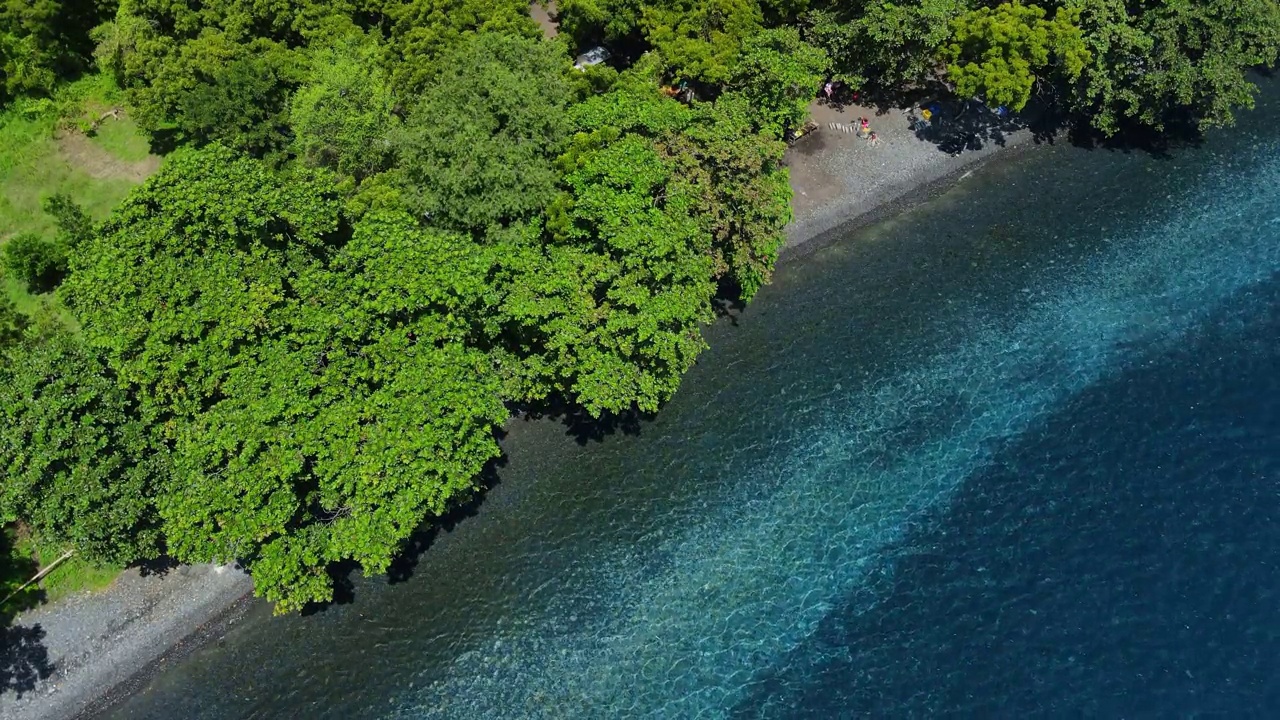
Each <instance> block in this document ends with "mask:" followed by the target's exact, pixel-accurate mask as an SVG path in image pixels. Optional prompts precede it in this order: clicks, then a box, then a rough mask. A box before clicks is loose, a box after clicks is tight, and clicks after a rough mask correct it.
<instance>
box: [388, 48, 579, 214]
mask: <svg viewBox="0 0 1280 720" xmlns="http://www.w3.org/2000/svg"><path fill="white" fill-rule="evenodd" d="M444 68H445V69H444V70H443V71H442V74H441V76H440V78H439V80H438V81H437V82H436V83H435V84H434V85H432V86H431V87H430V88H428V89H427V91H426V92H425V93H423V95H422V97H421V99H420V100H419V101H418V104H417V106H416V107H415V108H414V109H413V111H412V113H411V114H410V116H409V118H408V120H407V121H406V123H405V126H404V129H403V131H402V132H400V133H399V135H398V138H399V139H398V141H397V143H396V150H397V153H398V155H399V158H400V159H399V169H400V172H401V173H402V174H403V177H404V179H405V182H406V186H407V189H408V192H407V196H408V198H409V201H410V203H411V205H412V206H413V208H414V209H415V210H416V211H417V212H418V213H420V214H421V215H424V216H429V217H431V218H432V221H433V222H435V223H440V224H444V225H446V226H448V227H452V228H457V229H473V228H474V229H484V228H486V227H488V226H489V225H493V224H500V223H504V222H507V221H510V220H513V219H518V218H521V217H524V216H527V215H529V214H530V213H534V212H536V211H538V210H540V209H541V208H542V207H544V206H545V205H546V203H547V202H549V201H550V199H551V197H552V195H553V194H554V192H555V189H556V181H557V173H556V170H555V168H554V166H553V162H554V159H555V157H556V155H558V154H559V152H560V150H561V149H562V148H563V144H564V140H565V138H566V137H567V135H568V132H569V129H570V128H569V123H568V117H567V113H566V110H567V106H568V103H569V100H570V94H571V91H570V86H569V84H568V82H567V81H566V80H565V78H564V73H565V71H566V70H567V69H568V59H567V58H566V57H565V55H564V54H563V50H562V49H561V48H560V47H559V46H558V45H556V44H553V43H549V42H547V41H544V40H535V39H528V38H522V37H513V36H506V35H495V34H491V33H483V34H480V35H476V36H473V38H472V39H470V40H468V41H466V42H464V43H463V44H462V45H461V46H460V47H459V48H458V49H457V50H455V51H454V52H452V53H450V54H449V55H448V56H447V57H446V60H445V62H444Z"/></svg>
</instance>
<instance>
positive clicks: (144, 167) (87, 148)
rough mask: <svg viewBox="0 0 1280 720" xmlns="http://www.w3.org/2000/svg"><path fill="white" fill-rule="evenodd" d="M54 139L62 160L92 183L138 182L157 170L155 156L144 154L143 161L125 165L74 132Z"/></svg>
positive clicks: (157, 157) (157, 159) (158, 158)
mask: <svg viewBox="0 0 1280 720" xmlns="http://www.w3.org/2000/svg"><path fill="white" fill-rule="evenodd" d="M55 139H56V140H57V142H58V153H59V154H60V155H61V156H62V159H63V160H65V161H66V162H67V164H69V165H70V166H71V167H73V168H76V169H77V170H81V171H83V172H84V173H85V174H86V175H88V176H89V177H92V178H94V179H96V180H131V181H133V182H137V183H140V182H142V181H143V180H146V179H147V178H148V177H150V176H151V174H152V173H154V172H155V171H156V169H158V168H159V167H160V157H159V156H158V155H148V156H147V157H146V159H145V160H139V161H137V162H126V161H124V160H121V159H119V158H117V157H116V156H114V155H112V154H111V153H109V152H107V151H106V150H104V149H102V148H101V147H99V146H97V145H95V144H94V143H93V141H92V140H90V139H89V138H87V137H85V136H84V134H83V133H80V132H76V131H74V130H68V131H62V132H60V133H58V135H57V137H56V138H55Z"/></svg>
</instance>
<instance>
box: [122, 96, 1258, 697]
mask: <svg viewBox="0 0 1280 720" xmlns="http://www.w3.org/2000/svg"><path fill="white" fill-rule="evenodd" d="M1275 90H1276V88H1274V87H1271V88H1269V92H1270V93H1271V94H1270V95H1269V96H1268V97H1266V98H1263V100H1262V102H1261V107H1260V110H1259V111H1258V112H1256V113H1254V114H1252V115H1249V116H1247V117H1245V118H1243V119H1242V122H1241V124H1240V126H1239V127H1238V128H1235V129H1233V130H1230V131H1224V132H1221V133H1217V134H1215V135H1214V136H1212V137H1210V138H1209V139H1208V141H1207V142H1206V143H1205V145H1204V146H1203V147H1200V148H1196V149H1189V150H1182V151H1177V152H1174V153H1172V154H1171V155H1170V156H1167V157H1166V156H1153V155H1150V154H1144V153H1128V154H1126V153H1117V152H1102V151H1085V150H1080V149H1077V148H1070V147H1049V148H1043V149H1040V150H1036V151H1034V152H1032V153H1029V154H1028V155H1027V156H1026V157H1024V158H1019V159H1018V160H1016V161H1015V162H1007V163H1002V164H996V165H993V166H991V167H987V168H984V169H982V170H980V171H978V172H976V173H975V174H974V176H973V177H971V178H968V179H966V180H965V181H963V182H962V183H961V184H960V185H959V186H958V187H957V188H955V189H954V190H952V191H950V192H948V193H946V194H945V195H943V196H942V197H941V198H939V199H937V200H935V201H933V202H931V203H929V204H926V205H924V206H921V207H919V208H917V209H915V210H913V211H911V212H909V213H906V214H905V215H903V216H901V217H899V218H897V219H895V220H894V221H891V222H888V223H884V224H881V225H878V226H876V227H873V228H868V229H865V230H863V231H860V232H858V233H854V234H851V235H850V236H849V237H847V238H843V239H842V240H841V241H840V242H837V243H836V244H834V245H832V246H830V247H828V248H826V249H824V250H822V251H819V252H817V253H815V254H814V255H812V256H810V257H807V258H803V259H801V260H797V261H795V262H793V263H790V264H788V265H786V266H785V267H783V268H782V269H781V270H780V271H779V274H778V278H777V281H776V283H775V284H774V285H773V286H771V287H770V288H768V289H767V290H766V291H765V292H764V293H762V295H761V297H760V298H759V299H758V300H757V302H756V303H754V304H753V305H752V307H751V308H749V309H748V310H747V311H746V312H745V313H743V314H741V315H740V316H737V317H735V318H733V319H732V321H731V322H728V321H727V322H723V323H720V324H719V325H717V326H716V327H714V328H713V329H712V330H711V331H710V336H711V341H712V350H711V351H710V352H708V353H707V354H706V356H705V357H704V359H703V361H702V362H700V363H699V365H698V367H697V368H695V370H694V371H693V372H692V373H691V374H690V376H689V378H688V379H687V381H686V383H685V385H684V387H682V389H681V391H680V393H679V395H678V396H677V397H676V399H675V400H673V401H672V402H671V403H670V405H669V406H668V407H667V408H665V409H664V410H663V412H662V413H661V414H660V415H659V416H658V418H657V419H656V420H654V421H652V422H647V423H644V424H642V425H641V426H640V427H638V428H636V429H634V430H635V431H634V432H630V433H626V432H617V433H613V434H606V435H604V436H603V437H586V438H584V437H578V436H575V435H574V434H573V433H571V432H566V429H565V428H564V427H563V426H562V425H559V424H556V423H552V422H536V423H525V422H517V423H514V424H513V426H512V427H511V432H510V435H509V436H508V437H507V439H506V441H505V443H504V444H505V447H506V449H507V451H508V458H509V463H508V464H507V465H506V466H505V467H504V468H502V469H501V471H500V481H501V482H500V484H499V485H498V486H497V487H496V488H495V489H494V490H493V491H492V492H491V493H490V494H489V496H488V498H487V499H486V501H485V502H484V503H483V504H482V506H481V507H480V511H479V512H478V514H477V515H476V516H475V517H473V518H469V519H467V520H465V521H463V522H461V523H459V524H458V526H457V527H456V528H455V529H453V531H452V532H449V533H442V534H441V536H440V537H439V538H437V539H436V541H435V542H434V543H433V544H432V546H431V547H430V548H429V549H428V550H427V551H426V552H425V553H424V554H423V555H422V556H421V558H420V559H419V560H418V561H417V564H416V565H414V566H411V567H406V568H403V569H402V570H401V571H399V572H398V573H397V574H396V577H395V578H394V580H396V582H392V583H389V582H387V581H386V580H384V579H376V580H360V581H357V583H356V585H355V597H354V601H353V602H351V603H349V604H344V605H338V606H334V607H331V608H329V609H328V610H326V611H324V612H321V613H317V614H315V615H311V616H308V617H290V618H275V619H273V618H271V617H270V615H269V611H267V610H266V609H265V608H263V607H258V608H255V609H254V610H253V611H251V612H250V613H249V614H248V615H247V616H246V617H245V618H244V619H242V620H241V621H239V622H238V623H237V624H236V625H235V626H234V627H233V628H232V629H231V630H230V631H229V632H227V634H226V636H225V637H224V638H223V639H222V640H220V641H219V642H217V643H214V644H212V645H210V646H208V647H206V648H204V649H202V650H200V651H199V652H196V653H195V654H193V655H192V656H190V657H188V658H185V659H183V660H181V661H179V662H176V663H173V664H172V665H171V666H170V667H168V668H167V669H166V671H165V672H163V673H161V674H159V675H157V676H156V677H155V678H154V679H153V680H151V681H150V682H149V683H148V684H147V686H146V687H145V688H144V690H143V691H142V692H140V693H139V694H137V695H135V696H133V697H132V698H130V699H128V700H127V701H125V702H124V703H123V704H121V705H119V706H117V707H116V708H114V709H113V711H112V712H111V713H110V715H111V716H113V717H121V718H169V717H183V718H211V719H212V718H276V717H307V718H355V717H361V718H363V717H369V718H436V717H440V718H445V717H448V718H488V717H583V718H604V717H627V716H647V717H682V718H683V717H706V718H711V717H766V718H787V717H821V718H826V717H851V716H857V717H866V716H873V717H930V718H932V717H949V716H963V717H1027V716H1051V717H1059V716H1066V717H1074V716H1088V717H1117V718H1119V717H1126V718H1127V717H1273V716H1280V651H1277V647H1278V645H1277V642H1276V641H1277V640H1278V639H1280V638H1278V637H1277V636H1280V525H1277V520H1280V485H1278V484H1277V481H1278V480H1280V132H1278V131H1276V130H1275V129H1273V128H1271V127H1269V126H1268V125H1267V123H1266V118H1267V117H1268V114H1269V113H1270V114H1274V112H1275V111H1277V110H1280V107H1277V103H1276V102H1275V98H1274V95H1275Z"/></svg>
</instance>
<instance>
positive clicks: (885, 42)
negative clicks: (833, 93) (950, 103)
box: [805, 0, 972, 88]
mask: <svg viewBox="0 0 1280 720" xmlns="http://www.w3.org/2000/svg"><path fill="white" fill-rule="evenodd" d="M971 4H972V3H971V2H970V1H969V0H902V1H900V2H890V1H889V0H870V1H869V2H866V3H837V2H822V3H818V4H815V7H814V8H813V9H812V10H811V11H810V12H808V13H807V14H806V15H805V24H806V25H807V26H808V31H807V33H806V39H807V40H808V41H809V42H811V43H813V44H814V45H817V46H818V47H820V48H822V49H823V50H825V51H826V52H827V54H828V56H829V57H830V59H831V70H832V75H833V77H835V78H836V79H838V80H842V81H844V82H846V83H848V84H849V85H850V86H852V87H855V88H858V87H864V86H875V87H879V88H893V87H896V86H898V85H900V84H911V83H915V82H918V81H920V80H921V79H924V78H926V77H928V76H929V75H930V73H932V72H933V71H934V70H935V64H936V60H935V58H936V57H937V53H938V50H939V49H940V48H941V47H942V46H943V45H944V44H945V43H946V42H947V41H948V40H949V39H950V38H951V34H952V29H951V23H952V21H953V20H955V19H956V18H957V17H959V16H961V15H962V14H964V13H965V12H966V11H967V10H969V8H970V6H971Z"/></svg>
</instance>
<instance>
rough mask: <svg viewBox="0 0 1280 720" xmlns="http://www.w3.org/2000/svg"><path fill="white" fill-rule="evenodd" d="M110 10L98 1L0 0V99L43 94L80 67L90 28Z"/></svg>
mask: <svg viewBox="0 0 1280 720" xmlns="http://www.w3.org/2000/svg"><path fill="white" fill-rule="evenodd" d="M113 10H114V3H113V2H101V1H99V0H0V103H3V102H6V101H8V100H9V99H10V98H12V97H15V96H17V95H23V94H48V93H50V92H51V91H52V90H53V87H54V84H55V83H56V82H57V80H58V78H59V77H65V76H67V75H71V74H73V73H76V72H79V71H80V70H83V69H84V68H85V67H86V65H87V61H88V57H89V52H90V50H91V49H92V44H91V42H90V40H89V32H90V30H91V29H92V28H93V27H94V26H95V25H97V24H98V23H99V22H101V20H102V18H104V17H106V16H107V15H108V14H109V13H110V12H112V11H113Z"/></svg>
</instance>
